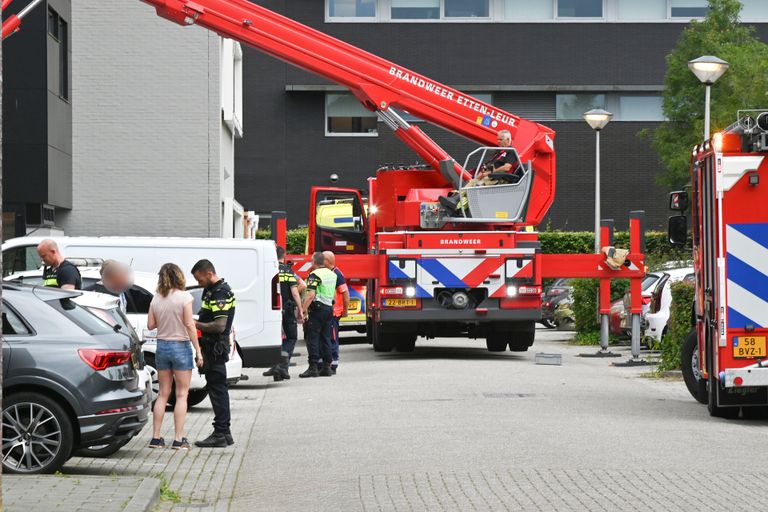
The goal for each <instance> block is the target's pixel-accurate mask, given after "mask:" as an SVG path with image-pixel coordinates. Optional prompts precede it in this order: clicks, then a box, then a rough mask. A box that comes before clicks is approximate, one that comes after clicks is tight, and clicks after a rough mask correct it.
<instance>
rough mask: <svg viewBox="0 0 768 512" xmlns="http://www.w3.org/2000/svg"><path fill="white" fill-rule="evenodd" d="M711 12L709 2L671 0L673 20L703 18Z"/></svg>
mask: <svg viewBox="0 0 768 512" xmlns="http://www.w3.org/2000/svg"><path fill="white" fill-rule="evenodd" d="M707 12H709V4H708V3H707V0H671V2H670V16H671V17H672V18H703V17H704V16H706V15H707Z"/></svg>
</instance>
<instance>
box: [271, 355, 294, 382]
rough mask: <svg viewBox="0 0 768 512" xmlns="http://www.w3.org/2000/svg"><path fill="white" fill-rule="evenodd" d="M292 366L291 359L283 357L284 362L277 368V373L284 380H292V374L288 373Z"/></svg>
mask: <svg viewBox="0 0 768 512" xmlns="http://www.w3.org/2000/svg"><path fill="white" fill-rule="evenodd" d="M290 366H291V359H290V358H289V357H285V356H283V362H282V363H280V364H279V365H277V366H276V367H275V371H277V372H278V373H280V376H281V377H282V378H283V380H290V379H291V374H290V373H288V368H289V367H290Z"/></svg>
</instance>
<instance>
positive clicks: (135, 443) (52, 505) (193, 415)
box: [3, 369, 269, 512]
mask: <svg viewBox="0 0 768 512" xmlns="http://www.w3.org/2000/svg"><path fill="white" fill-rule="evenodd" d="M244 373H246V374H249V375H250V380H248V381H243V382H241V383H240V384H238V385H236V386H234V387H232V388H231V389H230V399H231V405H232V407H231V408H232V435H233V437H234V439H235V444H234V446H230V447H227V448H215V449H202V448H196V447H195V446H193V447H192V449H191V450H190V451H189V452H184V451H176V450H172V449H170V448H166V449H150V448H148V444H149V440H150V439H151V437H152V421H151V419H150V421H149V423H148V424H147V425H146V426H145V427H144V429H143V430H142V431H141V433H140V434H139V435H138V436H136V437H135V438H134V439H132V440H131V442H130V443H128V444H127V445H126V446H125V447H123V448H122V449H121V450H120V451H119V452H117V453H116V454H114V455H112V456H111V457H107V458H80V457H73V458H72V459H70V460H69V461H68V462H67V463H66V465H65V466H64V467H63V468H62V470H61V472H62V473H63V474H64V476H63V477H62V476H53V477H44V478H43V477H14V478H18V479H19V481H20V482H21V483H23V484H25V485H20V486H17V485H16V484H15V481H14V484H12V486H11V487H12V489H13V491H12V496H13V495H15V494H14V493H15V489H16V488H19V489H23V491H24V492H26V493H27V494H28V495H29V494H31V495H37V496H35V499H34V500H31V499H30V497H29V496H26V497H23V496H22V495H21V494H20V495H19V496H20V498H19V499H21V498H22V497H23V498H24V501H23V502H19V503H24V504H25V507H26V504H27V503H28V502H29V501H36V502H39V503H40V505H41V506H42V508H40V509H39V510H45V511H46V512H48V511H52V510H62V511H64V510H66V511H67V512H69V511H75V510H97V511H98V512H111V511H112V510H116V511H117V510H120V511H122V510H131V512H132V511H133V510H145V509H126V508H125V507H124V508H119V506H120V505H127V504H128V503H129V501H130V499H131V498H132V497H133V492H134V491H136V490H137V489H138V488H139V485H140V484H139V482H142V481H146V479H153V480H154V481H155V482H160V483H162V486H163V488H164V489H165V490H166V491H167V492H166V493H165V498H166V499H162V500H159V501H158V502H157V503H156V504H155V506H154V509H153V510H157V511H159V512H167V511H171V510H173V511H184V510H194V511H195V512H200V511H226V510H228V509H229V502H230V500H231V498H232V496H233V495H234V492H235V485H236V482H237V478H238V475H239V472H240V470H241V466H242V465H243V462H244V455H245V454H246V451H247V450H246V448H247V446H248V445H249V442H250V440H251V437H252V435H253V430H254V425H255V424H256V420H257V418H258V416H259V410H260V408H261V403H262V402H263V399H264V395H265V393H266V390H267V388H268V386H269V381H267V379H265V378H264V377H261V374H260V371H257V370H252V369H244ZM212 420H213V411H212V410H211V404H210V401H209V400H208V399H207V398H206V399H205V400H204V401H203V402H202V403H201V404H199V405H197V406H195V407H193V408H192V409H191V410H190V411H189V413H188V414H187V420H186V425H185V432H186V436H187V437H188V438H189V440H190V442H192V443H194V441H195V440H198V439H203V438H205V437H207V436H208V435H209V434H210V433H211V432H212V430H213V429H212V426H211V421H212ZM162 435H163V437H164V438H165V439H166V442H168V443H169V444H170V442H169V440H172V439H173V415H172V413H171V412H170V409H169V411H168V412H167V413H166V416H165V419H164V421H163V430H162ZM126 477H128V478H127V479H126ZM5 478H6V477H5V476H4V477H3V480H5ZM48 478H51V479H53V481H54V483H57V485H59V486H62V485H64V483H67V484H70V485H71V484H72V483H78V482H79V484H80V485H79V486H74V487H76V489H73V490H71V491H67V492H68V493H69V494H70V495H71V496H73V499H74V497H78V498H77V499H78V500H79V501H77V505H78V506H80V505H81V504H83V506H87V505H88V496H95V497H99V498H100V499H101V500H103V499H111V500H112V502H113V503H115V508H109V506H96V505H98V504H99V501H94V502H93V504H92V505H90V506H91V507H92V508H82V507H81V508H78V507H77V506H71V507H70V506H58V505H57V502H56V501H54V498H53V497H47V496H43V497H40V496H39V495H38V494H39V493H38V491H37V489H38V488H41V489H42V488H43V487H41V486H43V485H44V484H43V482H44V481H47V479H48ZM4 483H5V482H4ZM160 483H158V486H159V485H160ZM51 485H52V484H51ZM60 488H61V487H60ZM118 488H120V489H118ZM89 492H90V493H91V494H88V493H89ZM126 493H127V494H126ZM22 494H23V493H22ZM167 498H176V499H167ZM6 499H7V498H6ZM11 503H12V502H11V501H6V503H5V506H6V510H14V509H13V508H8V507H9V505H10V504H11ZM67 503H70V502H67ZM72 503H74V501H73V502H72ZM16 510H19V509H16ZM21 510H24V511H25V512H26V511H30V510H36V509H30V508H23V509H21Z"/></svg>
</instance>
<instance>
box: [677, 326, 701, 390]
mask: <svg viewBox="0 0 768 512" xmlns="http://www.w3.org/2000/svg"><path fill="white" fill-rule="evenodd" d="M698 343H699V340H698V337H697V335H696V331H691V332H689V333H688V336H686V338H685V341H683V346H682V347H681V348H680V368H682V370H683V380H684V381H685V386H686V387H687V388H688V391H689V392H690V393H691V395H692V396H693V398H695V399H696V401H698V402H699V403H701V404H706V403H707V401H708V400H707V381H706V380H704V379H703V378H702V377H701V370H699V350H698Z"/></svg>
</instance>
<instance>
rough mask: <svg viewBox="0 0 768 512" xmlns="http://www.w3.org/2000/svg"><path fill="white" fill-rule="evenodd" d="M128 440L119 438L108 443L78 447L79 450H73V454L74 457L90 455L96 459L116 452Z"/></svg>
mask: <svg viewBox="0 0 768 512" xmlns="http://www.w3.org/2000/svg"><path fill="white" fill-rule="evenodd" d="M129 441H130V439H121V440H120V441H112V442H111V443H108V444H101V445H96V446H88V447H87V448H80V449H79V450H75V453H74V455H75V457H91V458H96V459H100V458H103V457H109V456H110V455H112V454H113V453H117V452H118V451H119V450H120V448H122V447H123V446H125V445H126V444H128V442H129Z"/></svg>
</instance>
